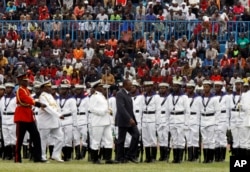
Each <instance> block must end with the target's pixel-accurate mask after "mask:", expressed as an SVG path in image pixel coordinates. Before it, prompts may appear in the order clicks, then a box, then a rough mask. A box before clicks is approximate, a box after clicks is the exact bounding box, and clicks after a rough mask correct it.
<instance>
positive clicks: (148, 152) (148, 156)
mask: <svg viewBox="0 0 250 172" xmlns="http://www.w3.org/2000/svg"><path fill="white" fill-rule="evenodd" d="M145 152H146V160H145V162H147V163H150V162H152V159H151V156H150V147H146V148H145Z"/></svg>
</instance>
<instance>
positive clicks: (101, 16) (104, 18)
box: [96, 9, 109, 21]
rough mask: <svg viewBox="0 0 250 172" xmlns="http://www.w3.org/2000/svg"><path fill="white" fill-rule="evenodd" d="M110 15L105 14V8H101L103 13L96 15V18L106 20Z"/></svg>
mask: <svg viewBox="0 0 250 172" xmlns="http://www.w3.org/2000/svg"><path fill="white" fill-rule="evenodd" d="M108 18H109V17H108V15H107V14H105V10H104V9H101V13H99V14H97V16H96V20H99V21H104V20H108Z"/></svg>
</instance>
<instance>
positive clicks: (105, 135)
mask: <svg viewBox="0 0 250 172" xmlns="http://www.w3.org/2000/svg"><path fill="white" fill-rule="evenodd" d="M91 135H92V136H91V149H92V150H98V149H99V148H100V147H101V143H102V146H103V147H104V148H108V149H112V148H113V137H112V129H111V125H105V126H92V134H91Z"/></svg>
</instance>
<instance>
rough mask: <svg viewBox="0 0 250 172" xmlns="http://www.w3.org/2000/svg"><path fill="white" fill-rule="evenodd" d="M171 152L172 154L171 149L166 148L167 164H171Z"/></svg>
mask: <svg viewBox="0 0 250 172" xmlns="http://www.w3.org/2000/svg"><path fill="white" fill-rule="evenodd" d="M170 152H171V148H169V147H167V148H166V160H167V162H169V157H170Z"/></svg>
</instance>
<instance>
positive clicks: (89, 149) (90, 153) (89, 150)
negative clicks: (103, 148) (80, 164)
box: [87, 147, 93, 162]
mask: <svg viewBox="0 0 250 172" xmlns="http://www.w3.org/2000/svg"><path fill="white" fill-rule="evenodd" d="M87 151H88V162H92V161H93V160H92V157H91V155H92V150H91V148H90V147H88V148H87Z"/></svg>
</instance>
